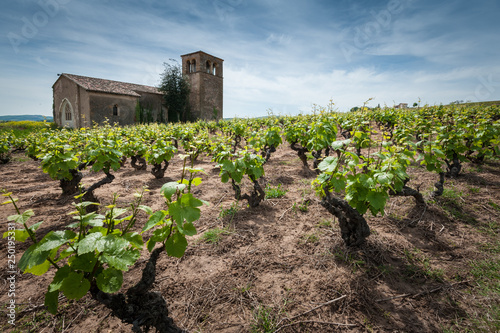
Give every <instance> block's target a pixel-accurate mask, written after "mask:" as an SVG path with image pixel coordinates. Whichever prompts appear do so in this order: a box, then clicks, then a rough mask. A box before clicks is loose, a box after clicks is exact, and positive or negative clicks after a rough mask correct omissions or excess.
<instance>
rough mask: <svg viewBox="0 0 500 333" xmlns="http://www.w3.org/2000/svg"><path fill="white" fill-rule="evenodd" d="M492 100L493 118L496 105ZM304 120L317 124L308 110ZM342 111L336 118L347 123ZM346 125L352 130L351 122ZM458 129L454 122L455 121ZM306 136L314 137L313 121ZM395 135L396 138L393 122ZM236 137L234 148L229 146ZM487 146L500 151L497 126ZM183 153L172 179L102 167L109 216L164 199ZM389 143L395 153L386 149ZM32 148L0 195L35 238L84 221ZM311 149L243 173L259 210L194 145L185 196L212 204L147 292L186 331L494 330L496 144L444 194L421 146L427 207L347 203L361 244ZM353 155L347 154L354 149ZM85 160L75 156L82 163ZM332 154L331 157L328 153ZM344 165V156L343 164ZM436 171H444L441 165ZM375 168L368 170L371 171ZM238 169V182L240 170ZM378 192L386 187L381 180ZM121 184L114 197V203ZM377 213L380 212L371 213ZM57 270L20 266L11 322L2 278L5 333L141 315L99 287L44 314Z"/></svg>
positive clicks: (372, 134)
mask: <svg viewBox="0 0 500 333" xmlns="http://www.w3.org/2000/svg"><path fill="white" fill-rule="evenodd" d="M495 110H496V111H494V112H495V114H498V109H495ZM393 111H394V110H393ZM394 112H396V111H394ZM385 116H387V115H385ZM384 119H385V118H384ZM313 120H314V121H312V122H315V121H316V120H315V119H313ZM351 120H352V119H351ZM265 121H267V123H266V124H265V126H264V127H266V128H268V129H272V128H275V127H276V126H278V127H280V125H279V123H278V122H276V123H272V124H270V123H269V121H268V120H265ZM308 121H309V123H311V119H308ZM342 121H344V120H343V119H339V124H340V123H342ZM495 122H496V123H498V119H497V120H495V121H493V122H491V121H490V123H493V124H494V123H495ZM316 123H320V121H317V122H316ZM342 124H343V126H341V127H342V128H343V129H345V128H346V127H347V125H346V124H345V123H342ZM247 125H248V126H247V127H248V128H251V127H252V124H247ZM281 125H282V126H281V127H280V128H281V129H282V132H281V133H280V135H281V136H282V137H285V136H286V134H285V132H286V124H285V125H283V123H281ZM295 125H297V126H299V125H298V123H294V126H295ZM453 126H454V128H457V127H456V126H457V124H456V123H455V124H453ZM369 127H370V128H371V129H372V130H370V131H368V130H367V126H366V123H365V124H363V133H369V141H370V144H368V145H361V146H359V149H360V150H359V152H360V154H359V156H371V155H370V154H373V153H375V151H377V150H378V151H379V152H382V151H385V150H383V148H382V146H381V145H380V142H382V141H384V139H387V138H384V137H383V136H382V135H383V132H384V127H383V126H381V125H377V124H376V121H375V120H369ZM254 128H255V127H254ZM342 128H341V129H342ZM385 129H387V127H385ZM110 131H111V132H112V131H115V129H112V130H110ZM119 131H121V129H120V130H119ZM237 131H238V130H237V129H234V128H233V129H232V133H233V136H231V135H229V134H227V133H230V132H229V131H226V130H224V129H222V132H224V133H226V135H227V136H228V137H229V138H234V133H237ZM308 131H310V132H314V131H311V128H309V130H308ZM75 132H76V131H75ZM299 132H300V131H299ZM357 132H361V131H356V129H353V130H352V133H351V134H352V136H351V138H352V140H353V146H352V148H353V151H354V150H356V148H358V147H356V146H355V145H354V141H355V138H356V135H357V134H356V133H357ZM120 133H121V132H120ZM393 133H394V136H397V129H395V130H394V131H393ZM73 134H74V133H73ZM334 134H335V137H334V139H333V140H330V142H329V145H330V144H331V143H332V141H335V142H345V141H344V140H345V136H342V131H341V130H338V131H337V130H335V131H334ZM54 135H55V134H54ZM61 135H66V134H64V133H63V134H61ZM207 135H208V131H207ZM217 135H219V134H217V133H216V134H210V138H211V139H213V140H215V139H214V138H215V137H217ZM200 136H201V134H200ZM359 136H361V134H360V135H359ZM251 137H252V136H251V135H248V134H243V135H242V141H241V142H240V143H239V144H236V145H235V147H236V148H237V150H244V147H245V145H246V144H248V145H249V146H250V147H255V146H256V145H257V144H256V143H255V142H254V141H255V140H254V141H252V138H251ZM253 138H254V139H255V136H254V137H253ZM431 138H432V139H431ZM438 138H439V136H436V134H434V137H432V136H431V137H430V138H428V141H431V140H434V141H433V145H434V144H435V146H433V147H434V149H437V152H436V151H432V154H433V155H432V156H436V155H437V157H440V156H442V155H441V151H442V150H443V151H444V149H443V147H444V146H445V144H443V143H442V142H441V143H440V144H441V146H440V148H439V149H438V148H437V139H438ZM196 140H197V138H196V135H195V136H194V137H188V139H186V140H184V141H186V142H188V141H189V142H191V146H192V145H195V144H194V142H196ZM231 140H232V139H231ZM231 140H229V143H228V148H231V142H232V141H231ZM495 140H496V141H495ZM181 142H182V140H181V139H179V143H181ZM252 142H253V145H254V146H252ZM446 142H448V141H446ZM482 142H484V141H482ZM299 143H300V140H299V141H298V144H299ZM348 144H350V142H348ZM492 144H493V146H494V147H493V148H495V147H496V149H497V150H498V132H496V134H495V135H494V136H493V141H492ZM45 146H46V147H47V146H49V144H45ZM301 146H302V147H305V146H306V144H301ZM333 146H335V145H333ZM178 147H179V148H178V151H177V152H176V153H175V154H173V155H172V156H171V158H170V159H169V165H168V168H167V169H166V172H165V175H164V177H163V178H156V177H155V176H153V175H152V174H151V172H150V171H151V165H150V163H148V166H147V169H142V170H140V169H139V170H138V169H136V168H134V167H132V166H131V164H130V158H128V159H127V161H126V162H125V163H124V164H123V165H122V166H119V167H118V168H116V170H115V171H113V169H114V168H111V169H108V170H107V172H108V173H112V174H113V176H114V179H113V180H112V182H110V183H108V184H104V185H103V186H101V187H98V188H96V189H95V191H94V193H93V194H94V196H95V198H97V199H98V200H99V201H100V208H99V209H100V211H99V212H101V213H103V212H104V210H105V207H106V206H109V205H111V204H113V203H115V204H116V206H117V207H128V206H129V204H130V203H131V202H133V201H134V200H135V198H136V197H135V196H134V193H136V192H137V191H141V189H142V188H144V187H145V186H146V187H147V188H148V189H149V192H146V193H145V194H144V196H143V201H142V204H143V205H146V206H149V207H151V209H152V210H153V211H159V210H162V209H166V204H165V198H164V197H163V196H162V191H163V190H162V186H163V185H164V184H166V183H169V182H176V181H178V180H179V179H181V178H184V174H185V171H184V170H185V161H186V156H183V155H181V153H189V152H190V151H191V153H193V150H191V149H192V147H190V146H189V145H187V144H185V145H181V144H179V145H178ZM296 147H297V146H295V147H294V148H296ZM379 147H380V148H379ZM385 149H387V150H388V151H390V147H385ZM48 150H49V149H48V148H47V151H48ZM257 150H258V149H257ZM338 150H339V151H340V148H339V149H338ZM29 151H30V149H29V146H27V147H24V150H23V151H16V152H12V153H11V155H10V160H9V162H8V163H6V164H0V179H1V180H2V181H1V185H0V189H5V190H6V191H8V192H12V196H13V197H15V198H18V199H19V201H18V202H17V205H18V206H19V208H20V210H21V211H24V210H27V209H32V210H33V212H34V213H35V215H34V216H33V217H32V218H31V220H32V222H30V223H31V224H33V223H35V222H39V221H42V220H43V221H44V223H43V224H42V225H41V226H40V228H39V229H38V230H37V235H39V236H38V238H39V239H41V238H42V237H43V236H44V235H47V234H48V233H50V232H51V231H57V230H64V228H65V226H67V225H68V224H70V223H72V222H74V219H73V216H72V215H68V213H69V212H71V211H73V210H74V209H75V208H74V205H73V202H74V198H73V195H65V194H61V193H62V190H61V187H60V182H59V180H57V179H56V180H54V179H53V178H51V174H50V172H48V173H44V172H43V171H42V166H43V165H44V163H46V160H44V159H42V160H37V161H35V160H33V159H30V158H29V157H27V156H26V154H28V152H29ZM346 151H347V149H346ZM311 152H314V153H315V152H317V149H309V151H308V152H307V153H306V154H305V156H306V158H307V159H306V161H305V163H306V164H307V167H305V165H304V161H303V160H302V159H301V158H300V157H299V156H298V154H297V151H296V150H295V149H294V150H292V149H291V147H290V143H289V142H287V141H286V140H284V141H283V142H282V143H280V144H276V151H275V152H272V154H271V156H270V158H269V161H268V162H267V163H265V164H263V166H262V167H263V170H264V174H263V175H262V176H260V177H257V176H255V171H248V170H247V171H246V173H245V175H246V176H247V177H244V178H243V179H242V181H241V183H240V184H241V192H242V193H250V192H252V189H254V188H255V187H254V184H252V181H253V180H252V179H251V177H250V176H248V175H249V174H250V175H252V172H254V173H253V175H254V177H255V178H256V179H255V180H256V181H257V182H258V183H259V185H260V187H261V188H262V189H263V190H264V191H265V193H266V198H265V199H264V200H262V201H261V202H260V203H258V204H257V205H256V206H255V207H251V206H252V205H250V201H248V200H243V199H240V200H235V197H234V196H235V192H234V188H233V186H232V184H231V181H227V182H222V181H221V177H220V174H221V169H222V172H224V170H226V168H227V167H228V166H227V162H223V161H224V160H220V164H219V165H218V164H217V163H216V162H214V161H213V157H214V154H212V153H208V152H207V151H204V152H203V153H200V154H199V156H198V158H197V159H196V160H195V161H194V162H193V163H194V164H193V168H194V169H203V170H204V173H199V174H197V176H199V177H201V184H200V185H199V186H196V187H193V189H192V190H191V193H192V194H193V196H195V197H196V198H198V199H200V200H203V201H205V202H207V203H208V205H203V206H200V207H199V209H200V210H201V215H200V217H199V219H197V220H196V221H194V222H193V224H194V226H195V227H196V229H197V233H196V235H194V236H192V237H187V239H188V242H189V245H188V246H187V248H186V250H185V253H184V255H183V256H182V257H180V258H176V257H173V256H167V253H162V254H161V255H160V257H159V259H158V261H157V263H156V268H157V271H156V280H155V282H154V285H153V288H152V291H154V292H158V293H160V294H161V295H162V296H163V298H164V299H165V300H166V303H167V308H168V316H169V317H171V318H172V319H173V320H174V322H175V324H176V325H177V326H178V327H180V328H181V329H184V330H187V331H189V332H278V331H279V332H336V331H342V332H497V331H499V330H500V297H499V293H500V282H499V281H500V274H499V271H500V238H499V232H500V161H499V160H498V157H497V156H495V154H494V153H492V155H489V153H488V154H487V156H486V158H485V159H484V160H482V161H481V163H478V161H477V160H474V158H473V157H472V156H478V154H479V155H480V154H481V151H479V152H477V151H476V152H475V154H474V155H469V157H468V158H467V159H464V161H462V162H461V165H460V170H459V174H458V175H456V176H454V177H446V178H445V181H444V191H443V193H442V194H441V195H436V194H435V190H436V187H435V183H436V182H437V181H438V180H439V178H440V177H439V174H438V172H436V171H429V169H432V168H430V167H429V165H430V164H432V163H434V164H433V166H436V165H438V163H437V162H436V161H435V160H432V161H434V162H432V161H431V157H429V156H431V155H426V156H427V157H428V159H427V160H426V161H427V164H424V165H422V163H421V162H422V160H423V158H421V159H418V158H417V156H416V155H415V158H413V159H411V161H410V162H409V164H408V166H407V167H406V168H405V174H407V176H409V180H407V181H406V182H405V186H408V188H410V187H411V188H413V189H417V190H418V191H419V192H420V194H422V196H423V199H424V200H425V204H423V205H422V204H419V203H417V202H416V200H415V199H414V198H413V197H412V196H401V195H399V196H397V195H387V201H384V205H383V207H382V208H381V209H380V210H379V211H376V209H377V207H379V205H378V203H379V200H381V199H378V197H377V199H374V200H373V202H372V201H369V200H367V201H366V202H363V203H357V204H356V202H355V201H353V200H351V202H354V203H355V206H356V205H357V206H356V207H357V209H358V210H362V209H363V207H362V204H366V205H367V210H368V212H366V213H364V212H363V213H362V215H363V216H364V218H366V222H367V224H368V226H369V228H370V235H369V236H368V237H366V240H364V241H363V242H361V244H360V245H357V246H356V245H355V246H347V245H346V239H345V238H344V239H343V238H342V237H341V227H340V223H339V218H338V217H336V216H334V215H332V214H331V213H330V212H329V211H328V210H327V209H325V207H324V205H322V202H323V201H322V196H321V194H318V191H317V190H318V186H317V185H316V186H311V183H312V182H316V184H317V182H318V178H320V177H319V174H320V173H319V172H318V173H316V172H315V171H314V166H313V162H314V157H313V156H312V155H311ZM430 152H431V151H430ZM25 153H26V154H25ZM45 153H47V152H45ZM207 153H208V155H209V156H207ZM394 154H396V153H394ZM123 155H125V153H123ZM339 155H340V153H339ZM354 155H355V154H353V156H352V158H353V159H356V157H355V156H354ZM422 155H425V149H424V152H423V153H422ZM464 155H465V152H464ZM83 156H84V154H82V155H81V156H79V159H80V161H82V160H83V159H84V157H83ZM144 156H148V155H147V154H146V155H144ZM329 156H336V155H335V153H334V152H333V151H332V152H331V153H330V154H329ZM391 156H393V155H391ZM394 156H395V155H394ZM85 158H88V157H85ZM113 158H114V157H113V156H111V157H110V158H109V160H113ZM232 158H233V159H234V158H235V157H234V156H233V157H232ZM322 159H323V160H324V161H326V162H331V163H333V162H334V160H333V159H327V158H325V157H322ZM443 159H444V157H443ZM44 161H45V162H44ZM431 162H432V163H431ZM224 163H226V165H224ZM371 163H372V164H377V163H375V162H374V161H371ZM381 163H382V162H381ZM96 164H98V163H97V162H94V164H93V165H96ZM339 164H340V162H339ZM348 164H349V163H348V162H347V161H346V162H345V165H346V166H347V165H348ZM369 164H370V163H369ZM382 164H383V163H382ZM442 165H443V166H442V168H443V171H442V172H443V173H444V170H445V164H444V162H442ZM327 167H328V166H325V164H323V165H319V166H318V168H320V169H322V171H323V173H322V174H326V173H328V172H331V171H332V170H333V168H332V169H328V168H327ZM377 167H379V165H377ZM356 168H357V169H356V170H363V165H362V164H359V163H358V165H357V166H356ZM368 168H371V166H368ZM368 168H365V170H364V171H363V172H361V171H360V172H359V174H364V175H368V174H370V173H369V170H368ZM337 169H338V168H337ZM337 169H335V170H337ZM373 169H375V167H373ZM329 170H330V171H329ZM370 170H371V169H370ZM377 170H378V169H377ZM81 172H82V176H83V179H82V182H83V183H84V184H86V185H87V186H89V185H90V184H93V183H95V182H97V181H99V180H101V179H102V178H103V176H104V174H103V172H102V170H99V169H98V168H90V167H88V168H82V170H81ZM350 172H352V171H350ZM349 174H351V173H349ZM229 176H230V178H229V179H232V178H233V177H236V176H234V175H233V174H230V175H229ZM346 177H347V176H346ZM376 177H378V176H373V178H374V179H375V178H376ZM331 179H333V177H332V178H331ZM377 179H379V178H377ZM394 179H396V178H394ZM222 180H224V179H222ZM380 181H381V184H383V181H382V180H380ZM378 186H379V187H377V191H379V192H380V191H381V190H378V189H379V188H380V186H381V185H380V184H378ZM392 186H395V185H394V184H393V185H392ZM348 191H349V185H348V186H347V189H342V190H340V191H338V192H335V193H338V194H339V195H340V196H342V197H344V198H348V196H347V195H346V193H349V192H348ZM114 193H118V194H119V197H118V198H117V199H116V200H115V201H114V199H113V194H114ZM384 193H385V192H384ZM387 193H390V190H387ZM392 194H394V193H392ZM346 200H348V199H346ZM247 201H248V202H247ZM351 202H350V203H351ZM374 209H375V214H371V213H370V211H372V212H373V210H374ZM365 211H366V209H365ZM15 213H16V211H15V209H14V207H13V205H11V204H7V205H3V206H2V210H1V212H0V221H1V222H0V223H1V224H0V226H1V227H0V231H1V232H2V233H3V232H5V231H7V223H8V221H7V217H8V216H10V215H13V214H15ZM374 215H375V216H374ZM147 221H148V214H147V213H146V212H143V211H141V212H140V213H139V214H138V218H137V223H136V225H135V226H134V227H133V230H134V231H138V232H140V231H141V229H142V228H143V226H144V225H145V224H146V223H147ZM153 230H154V229H151V230H148V231H145V232H144V234H143V238H144V239H145V240H146V239H148V238H149V237H151V236H152V235H153ZM0 244H1V246H0V248H1V249H2V250H1V253H0V262H1V263H2V265H3V266H4V267H5V266H7V261H8V260H7V251H6V249H7V239H5V238H4V239H2V240H0ZM31 244H32V243H31V242H30V241H29V240H28V241H26V242H25V243H16V247H15V250H16V259H17V262H19V259H20V257H21V255H22V253H23V252H24V251H25V250H26V249H28V247H29V246H30V245H31ZM149 256H150V253H149V252H148V250H146V249H143V250H142V251H141V252H140V258H139V259H138V260H137V262H136V263H135V264H134V265H132V266H130V267H129V269H128V271H125V272H124V274H123V285H122V287H121V290H120V291H121V292H124V291H126V290H127V289H129V288H130V287H132V286H133V285H135V284H136V283H137V282H138V281H139V280H140V278H141V275H142V271H143V269H144V267H145V266H146V263H147V261H148V258H149ZM62 262H64V259H63V260H62ZM55 272H56V270H55V269H54V268H51V269H49V270H48V272H47V273H45V274H43V275H41V276H35V275H32V274H30V273H26V274H22V273H19V274H18V275H16V278H15V288H16V290H15V294H16V306H17V308H16V321H15V322H16V325H15V326H12V325H10V324H9V323H8V322H7V320H8V318H7V313H8V309H7V304H8V302H9V300H10V298H9V297H8V295H7V291H8V290H7V288H8V285H7V284H4V290H3V291H2V294H1V295H0V304H2V305H3V306H2V312H3V313H2V316H1V318H0V329H1V330H2V331H4V332H28V331H29V332H131V331H132V325H131V324H126V323H123V322H121V320H120V319H118V318H116V317H115V316H114V315H112V314H111V311H110V310H109V309H108V308H107V307H105V306H104V305H103V304H102V303H101V302H98V301H97V300H96V299H95V298H93V297H91V294H90V293H86V294H85V296H83V297H82V298H81V299H79V300H73V299H68V298H67V297H66V296H65V294H63V293H62V292H61V293H60V294H59V307H58V313H57V315H52V314H50V313H49V312H48V310H47V308H46V307H45V306H44V298H45V293H46V292H47V288H48V287H49V285H50V284H51V282H52V280H53V278H54V275H55ZM1 275H2V279H3V280H5V279H7V278H8V277H9V276H10V274H9V273H8V272H7V269H2V273H1Z"/></svg>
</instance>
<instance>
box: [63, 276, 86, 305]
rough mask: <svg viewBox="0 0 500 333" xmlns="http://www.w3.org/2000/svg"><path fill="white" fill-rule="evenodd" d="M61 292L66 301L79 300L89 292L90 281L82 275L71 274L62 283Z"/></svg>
mask: <svg viewBox="0 0 500 333" xmlns="http://www.w3.org/2000/svg"><path fill="white" fill-rule="evenodd" d="M60 289H61V291H62V292H63V294H64V296H66V297H67V298H68V299H77V300H78V299H80V298H82V297H83V296H85V294H86V293H87V292H88V291H89V290H90V281H89V280H87V279H86V278H84V277H83V273H75V272H71V273H69V274H68V276H67V277H66V278H65V279H64V280H63V281H62V284H61V288H60Z"/></svg>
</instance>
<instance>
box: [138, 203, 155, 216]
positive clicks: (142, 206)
mask: <svg viewBox="0 0 500 333" xmlns="http://www.w3.org/2000/svg"><path fill="white" fill-rule="evenodd" d="M137 208H139V209H140V210H142V211H144V212H146V213H148V215H153V210H152V209H151V207H148V206H144V205H140V206H139V207H137Z"/></svg>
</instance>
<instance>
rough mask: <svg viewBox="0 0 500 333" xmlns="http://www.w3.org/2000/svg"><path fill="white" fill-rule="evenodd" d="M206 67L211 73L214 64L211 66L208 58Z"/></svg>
mask: <svg viewBox="0 0 500 333" xmlns="http://www.w3.org/2000/svg"><path fill="white" fill-rule="evenodd" d="M205 67H206V70H207V73H208V74H210V73H211V71H212V69H211V67H212V66H210V61H208V60H207V62H206V63H205Z"/></svg>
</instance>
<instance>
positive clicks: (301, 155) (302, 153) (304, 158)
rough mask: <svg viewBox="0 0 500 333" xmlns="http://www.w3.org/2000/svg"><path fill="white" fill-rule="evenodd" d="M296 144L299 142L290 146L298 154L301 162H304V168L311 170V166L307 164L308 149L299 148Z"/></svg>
mask: <svg viewBox="0 0 500 333" xmlns="http://www.w3.org/2000/svg"><path fill="white" fill-rule="evenodd" d="M296 144H297V142H294V143H292V144H291V145H290V148H291V149H292V150H294V151H296V152H297V154H298V155H299V158H300V160H301V161H302V164H303V165H304V168H306V169H308V170H309V165H308V164H307V156H306V152H307V151H308V150H307V148H305V147H302V146H299V147H297V146H296Z"/></svg>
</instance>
